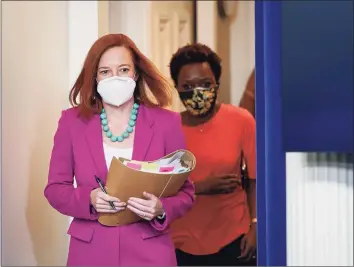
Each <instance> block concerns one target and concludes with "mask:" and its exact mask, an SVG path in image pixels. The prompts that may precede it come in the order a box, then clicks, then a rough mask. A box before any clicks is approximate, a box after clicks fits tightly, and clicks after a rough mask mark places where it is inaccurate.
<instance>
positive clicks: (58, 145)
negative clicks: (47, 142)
mask: <svg viewBox="0 0 354 267" xmlns="http://www.w3.org/2000/svg"><path fill="white" fill-rule="evenodd" d="M69 129H70V117H69V116H68V114H67V111H63V112H62V115H61V118H60V120H59V123H58V129H57V131H56V133H55V136H54V146H53V150H52V156H51V159H50V166H49V175H48V183H47V186H46V187H45V190H44V195H45V197H46V198H47V200H48V202H49V204H50V205H51V206H52V207H53V208H54V209H56V210H58V211H59V212H60V213H62V214H64V215H67V216H72V217H74V218H78V219H86V220H96V219H97V217H98V216H97V213H95V212H93V211H92V208H91V201H90V193H91V191H92V190H93V189H94V188H92V187H89V186H82V185H80V186H79V187H77V188H74V157H73V148H72V143H71V137H70V132H69Z"/></svg>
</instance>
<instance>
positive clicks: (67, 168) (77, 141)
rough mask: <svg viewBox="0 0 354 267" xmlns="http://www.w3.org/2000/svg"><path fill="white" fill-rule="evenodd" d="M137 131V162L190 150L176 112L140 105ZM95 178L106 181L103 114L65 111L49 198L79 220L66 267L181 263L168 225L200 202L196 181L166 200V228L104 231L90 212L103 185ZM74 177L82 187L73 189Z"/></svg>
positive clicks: (146, 224)
mask: <svg viewBox="0 0 354 267" xmlns="http://www.w3.org/2000/svg"><path fill="white" fill-rule="evenodd" d="M135 131H136V132H135V140H134V148H133V159H134V160H156V159H159V158H161V157H163V156H165V155H166V154H168V153H171V152H173V151H175V150H177V149H184V148H185V141H184V137H183V133H182V128H181V121H180V117H179V115H178V114H177V113H174V112H171V111H168V110H164V109H160V108H147V107H145V106H143V105H141V106H140V108H139V115H138V119H137V122H136V127H135ZM94 175H97V176H98V177H100V178H101V179H102V180H103V182H105V179H106V175H107V167H106V162H105V157H104V151H103V139H102V133H101V123H100V118H99V115H95V116H93V117H92V118H91V119H90V120H83V119H81V118H80V117H79V116H78V110H77V108H71V109H68V110H66V111H63V112H62V116H61V118H60V120H59V125H58V129H57V132H56V134H55V137H54V147H53V151H52V156H51V161H50V168H49V176H48V184H47V186H46V188H45V191H44V194H45V197H46V198H47V199H48V201H49V203H50V205H51V206H52V207H53V208H55V209H56V210H58V211H59V212H60V213H62V214H65V215H67V216H72V217H74V220H73V222H72V223H71V225H70V227H69V230H68V234H69V235H70V236H71V238H70V247H69V255H68V261H67V265H69V266H153V265H154V266H174V265H176V258H175V251H174V246H173V243H172V241H171V238H170V235H169V224H170V223H171V222H172V221H174V220H175V219H177V218H179V217H181V216H183V215H184V214H185V213H186V212H187V211H188V210H189V209H190V208H191V207H192V205H193V203H194V200H195V199H194V187H193V185H192V183H191V182H190V181H189V180H188V181H187V182H186V183H185V184H184V186H183V187H182V188H181V190H180V192H179V193H178V194H177V195H176V196H174V197H169V198H163V199H161V201H162V204H163V206H164V209H165V212H166V219H165V222H164V224H159V223H158V222H157V221H151V222H148V221H142V222H139V223H135V224H131V225H128V226H120V227H105V226H102V225H101V224H99V223H98V221H97V214H95V213H94V212H92V210H91V209H90V192H91V191H92V190H93V189H94V188H97V187H98V186H97V183H96V181H95V179H94ZM74 176H75V179H76V181H77V188H74V187H73V177H74ZM127 179H129V177H127Z"/></svg>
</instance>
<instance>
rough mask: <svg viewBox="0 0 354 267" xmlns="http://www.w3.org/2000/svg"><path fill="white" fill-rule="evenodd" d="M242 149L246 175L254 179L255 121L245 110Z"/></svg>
mask: <svg viewBox="0 0 354 267" xmlns="http://www.w3.org/2000/svg"><path fill="white" fill-rule="evenodd" d="M242 151H243V155H244V159H245V161H246V164H247V170H248V176H249V178H250V179H256V121H255V119H254V118H253V116H252V115H251V114H250V113H249V112H248V111H246V110H245V119H244V127H243V134H242Z"/></svg>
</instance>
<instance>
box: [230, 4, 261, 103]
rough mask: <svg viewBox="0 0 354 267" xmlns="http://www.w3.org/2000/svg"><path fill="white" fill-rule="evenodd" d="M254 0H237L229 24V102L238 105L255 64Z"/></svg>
mask: <svg viewBox="0 0 354 267" xmlns="http://www.w3.org/2000/svg"><path fill="white" fill-rule="evenodd" d="M254 20H255V17H254V1H237V11H236V17H235V19H234V20H233V21H232V23H231V25H230V32H231V33H230V52H231V53H230V88H231V94H230V103H232V104H234V105H238V104H239V102H240V99H241V96H242V93H243V91H244V90H245V88H246V84H247V80H248V78H249V76H250V74H251V72H252V70H253V68H254V64H255V28H254V27H255V26H254Z"/></svg>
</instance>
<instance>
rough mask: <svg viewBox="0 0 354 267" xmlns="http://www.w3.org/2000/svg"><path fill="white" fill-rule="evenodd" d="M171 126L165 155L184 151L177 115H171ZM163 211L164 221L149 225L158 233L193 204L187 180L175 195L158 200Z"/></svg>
mask: <svg viewBox="0 0 354 267" xmlns="http://www.w3.org/2000/svg"><path fill="white" fill-rule="evenodd" d="M173 116H174V117H173V120H171V122H172V124H171V125H169V126H167V125H166V126H165V127H168V131H167V135H166V138H165V142H166V143H165V147H166V154H169V153H172V152H174V151H176V150H178V149H186V143H185V139H184V135H183V131H182V124H181V117H180V115H179V114H178V113H175V114H173ZM160 200H161V202H162V205H163V208H164V210H165V219H164V221H163V222H162V223H161V222H159V221H158V220H156V219H155V220H152V221H151V222H150V223H151V225H152V226H153V227H154V228H155V229H156V230H158V231H164V230H166V229H167V227H168V226H169V224H171V223H172V222H173V221H174V220H176V219H178V218H180V217H182V216H183V215H184V214H185V213H186V212H187V211H189V210H190V209H191V208H192V206H193V204H194V202H195V189H194V185H193V183H192V182H191V181H190V180H189V179H188V180H186V182H185V183H184V185H183V186H182V187H181V189H180V191H179V192H178V193H177V195H175V196H173V197H167V198H161V199H160Z"/></svg>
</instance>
